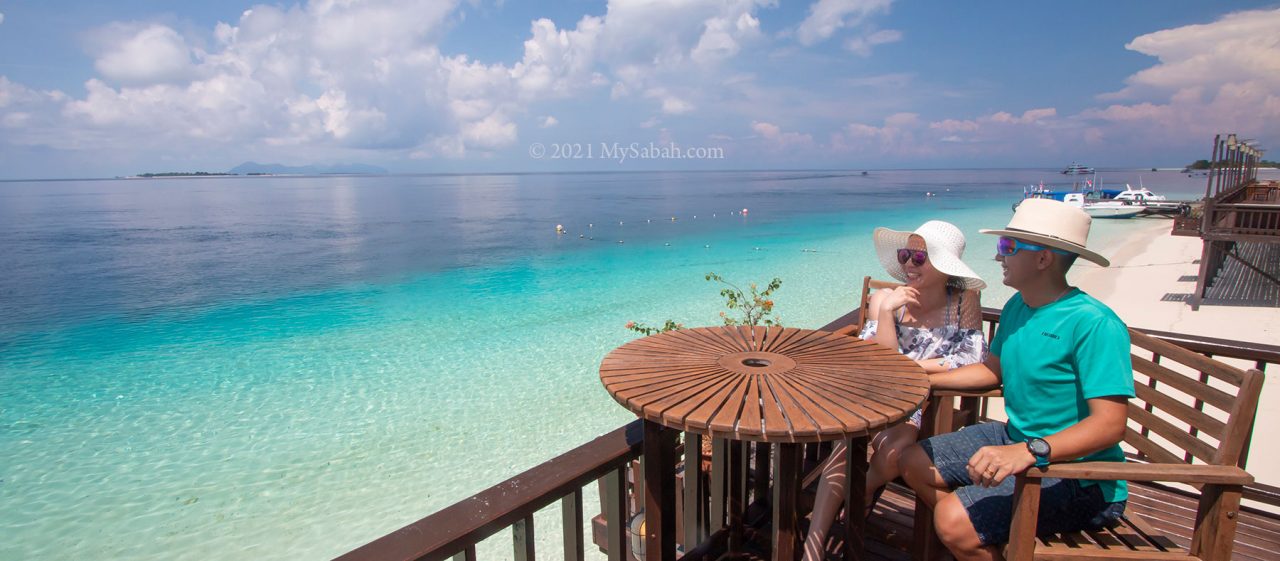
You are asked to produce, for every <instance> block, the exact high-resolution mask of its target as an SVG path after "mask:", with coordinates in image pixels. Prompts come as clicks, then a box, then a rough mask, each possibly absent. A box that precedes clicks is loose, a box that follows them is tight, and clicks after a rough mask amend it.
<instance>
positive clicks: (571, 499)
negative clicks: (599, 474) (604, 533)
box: [560, 487, 587, 561]
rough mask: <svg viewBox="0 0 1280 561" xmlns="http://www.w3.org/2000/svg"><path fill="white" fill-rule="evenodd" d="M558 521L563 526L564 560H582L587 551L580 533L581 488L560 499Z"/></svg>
mask: <svg viewBox="0 0 1280 561" xmlns="http://www.w3.org/2000/svg"><path fill="white" fill-rule="evenodd" d="M560 523H561V526H563V527H564V532H563V533H564V561H583V559H584V558H585V557H586V555H587V552H586V549H585V544H584V541H583V533H582V488H581V487H579V488H577V489H574V491H573V492H572V493H569V494H568V495H565V496H564V498H562V499H560Z"/></svg>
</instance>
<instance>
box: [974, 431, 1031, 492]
mask: <svg viewBox="0 0 1280 561" xmlns="http://www.w3.org/2000/svg"><path fill="white" fill-rule="evenodd" d="M1033 465H1036V457H1035V456H1032V455H1031V451H1030V450H1027V445H1026V444H1024V443H1021V442H1015V443H1013V444H1006V445H1004V446H984V447H982V448H980V449H979V450H978V452H977V453H976V454H974V455H973V457H972V458H969V465H968V469H969V479H971V480H972V481H973V483H974V484H975V485H981V486H983V487H995V486H996V485H999V484H1000V482H1002V481H1004V478H1006V477H1009V476H1011V475H1017V474H1019V473H1022V472H1024V471H1027V468H1029V467H1031V466H1033Z"/></svg>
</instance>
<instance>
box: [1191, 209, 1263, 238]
mask: <svg viewBox="0 0 1280 561" xmlns="http://www.w3.org/2000/svg"><path fill="white" fill-rule="evenodd" d="M1205 216H1206V221H1205V223H1204V224H1205V232H1204V233H1205V235H1207V236H1232V237H1238V236H1280V206H1277V205H1274V204H1258V203H1227V204H1223V203H1218V204H1214V205H1212V208H1211V209H1210V208H1206V215H1205Z"/></svg>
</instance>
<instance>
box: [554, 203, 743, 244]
mask: <svg viewBox="0 0 1280 561" xmlns="http://www.w3.org/2000/svg"><path fill="white" fill-rule="evenodd" d="M747 212H748V211H747V209H745V208H744V209H742V215H743V216H746V215H747ZM731 214H733V213H731ZM693 217H694V219H697V218H698V215H696V214H695V215H693ZM711 217H712V218H715V217H716V215H715V213H712V214H711ZM671 221H672V222H675V221H676V217H674V216H672V217H671ZM645 223H646V224H651V223H653V219H646V220H645ZM618 225H619V226H622V225H623V221H621V220H619V221H618ZM595 227H596V225H595V223H594V222H592V223H588V224H587V228H595ZM566 233H568V232H567V231H566V230H565V229H564V224H556V234H559V235H563V234H566ZM578 237H579V238H581V237H583V236H582V235H579V236H578ZM591 239H595V238H591ZM618 243H622V240H618ZM708 247H710V246H708Z"/></svg>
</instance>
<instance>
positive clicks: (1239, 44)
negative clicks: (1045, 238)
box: [1080, 9, 1280, 149]
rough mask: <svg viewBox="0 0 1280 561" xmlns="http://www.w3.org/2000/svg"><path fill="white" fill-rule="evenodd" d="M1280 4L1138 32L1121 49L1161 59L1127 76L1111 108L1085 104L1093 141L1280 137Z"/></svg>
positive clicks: (1168, 143)
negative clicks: (1218, 135) (1225, 134)
mask: <svg viewBox="0 0 1280 561" xmlns="http://www.w3.org/2000/svg"><path fill="white" fill-rule="evenodd" d="M1276 29H1280V9H1273V10H1254V11H1245V12H1236V13H1232V14H1227V15H1225V16H1223V17H1221V18H1219V19H1218V20H1217V21H1214V22H1211V23H1207V24H1201V25H1188V26H1183V27H1178V28H1174V29H1166V30H1162V31H1157V32H1155V33H1149V34H1146V35H1142V36H1139V37H1137V38H1135V39H1134V40H1133V41H1131V42H1129V44H1128V45H1125V47H1126V48H1128V49H1130V50H1133V51H1137V52H1140V53H1142V54H1146V55H1149V56H1152V57H1155V58H1156V59H1157V60H1158V62H1157V63H1156V64H1155V65H1154V66H1151V67H1150V68H1146V69H1144V70H1141V71H1139V72H1137V73H1136V74H1134V75H1132V76H1129V77H1128V78H1127V79H1126V80H1125V84H1126V85H1125V87H1124V88H1123V89H1121V90H1120V91H1117V92H1113V93H1109V94H1104V95H1102V96H1099V97H1100V99H1103V100H1105V101H1115V102H1117V103H1114V104H1112V105H1109V106H1106V107H1101V108H1093V109H1087V110H1085V111H1083V112H1081V114H1080V118H1081V119H1083V120H1086V121H1088V122H1090V123H1091V124H1092V126H1091V127H1090V129H1089V130H1090V131H1091V132H1089V133H1088V138H1089V139H1092V140H1093V141H1095V142H1102V141H1104V140H1105V141H1110V142H1117V143H1119V142H1126V141H1139V140H1143V139H1145V142H1146V143H1147V145H1148V146H1151V147H1153V148H1156V149H1162V148H1167V147H1175V146H1185V145H1188V144H1190V143H1198V144H1203V143H1204V142H1205V140H1206V139H1208V138H1211V137H1212V135H1213V134H1215V133H1219V132H1231V131H1238V132H1242V133H1246V135H1247V136H1250V137H1254V138H1257V139H1259V140H1260V141H1261V143H1262V144H1271V145H1274V144H1275V143H1277V142H1280V34H1277V33H1276V32H1275V30H1276Z"/></svg>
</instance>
